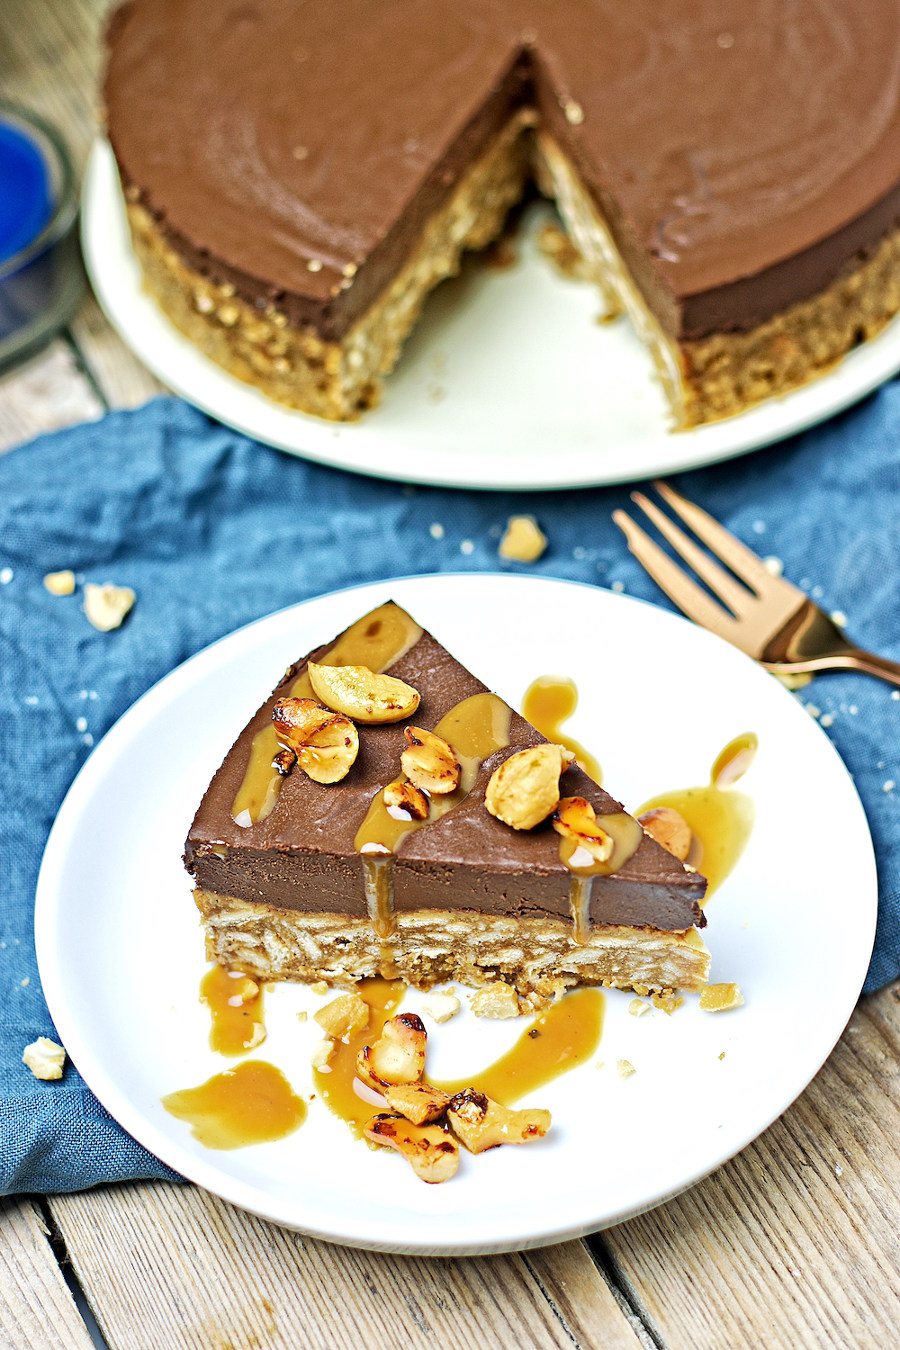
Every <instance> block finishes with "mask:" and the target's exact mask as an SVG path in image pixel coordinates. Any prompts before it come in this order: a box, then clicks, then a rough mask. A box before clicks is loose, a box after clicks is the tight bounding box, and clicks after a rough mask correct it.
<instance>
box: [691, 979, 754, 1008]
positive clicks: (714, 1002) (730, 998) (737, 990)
mask: <svg viewBox="0 0 900 1350" xmlns="http://www.w3.org/2000/svg"><path fill="white" fill-rule="evenodd" d="M743 1003H744V995H743V994H742V993H741V987H740V985H739V984H708V985H707V986H706V988H705V989H701V991H700V1007H701V1008H702V1009H703V1011H704V1012H729V1011H730V1010H731V1009H732V1008H740V1007H742V1006H743Z"/></svg>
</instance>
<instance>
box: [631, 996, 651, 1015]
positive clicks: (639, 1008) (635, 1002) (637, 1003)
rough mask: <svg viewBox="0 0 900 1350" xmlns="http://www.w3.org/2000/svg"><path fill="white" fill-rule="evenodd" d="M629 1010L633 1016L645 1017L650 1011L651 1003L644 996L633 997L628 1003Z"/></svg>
mask: <svg viewBox="0 0 900 1350" xmlns="http://www.w3.org/2000/svg"><path fill="white" fill-rule="evenodd" d="M628 1011H629V1012H630V1013H631V1015H632V1017H643V1016H644V1013H648V1012H649V1011H650V1004H649V1003H645V1002H644V1000H643V999H642V998H633V999H632V1000H631V1002H630V1003H629V1005H628Z"/></svg>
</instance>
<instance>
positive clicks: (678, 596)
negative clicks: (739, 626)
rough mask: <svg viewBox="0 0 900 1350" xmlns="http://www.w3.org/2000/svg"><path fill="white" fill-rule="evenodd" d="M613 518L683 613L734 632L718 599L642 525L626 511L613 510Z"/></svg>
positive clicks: (722, 632) (723, 632) (723, 631)
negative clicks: (685, 570)
mask: <svg viewBox="0 0 900 1350" xmlns="http://www.w3.org/2000/svg"><path fill="white" fill-rule="evenodd" d="M613 520H614V521H615V523H616V524H617V525H618V527H619V529H620V530H621V531H622V533H623V534H624V536H625V539H626V540H627V543H628V551H629V552H630V553H633V554H634V556H635V557H636V558H637V560H638V562H639V563H640V564H641V566H642V567H643V568H644V570H645V571H646V572H649V574H650V576H651V577H652V578H653V580H654V581H655V582H656V584H657V586H659V587H660V589H661V590H663V591H665V593H666V595H667V596H668V597H669V599H670V600H673V601H674V602H675V604H676V605H677V606H678V608H679V609H680V610H681V611H682V613H684V614H686V615H687V616H688V618H689V619H693V620H694V622H695V623H699V624H701V625H702V626H703V627H704V628H710V629H712V631H713V632H714V633H719V634H720V635H721V636H727V635H728V634H729V633H730V631H731V629H732V628H733V627H734V625H735V620H734V619H733V618H732V617H731V615H730V614H729V613H728V611H727V610H725V609H723V608H722V606H721V605H718V604H716V602H715V600H711V599H710V597H709V596H708V595H707V594H706V591H703V590H701V589H700V587H699V586H698V585H697V584H696V582H693V581H691V579H690V577H688V576H686V575H685V574H684V572H682V570H681V568H680V567H679V566H678V564H677V563H674V562H673V561H672V559H671V558H670V557H669V555H668V553H664V552H663V550H662V549H661V548H660V547H659V545H658V544H655V543H654V542H653V540H652V539H651V538H650V536H649V535H648V534H647V533H646V532H645V531H644V530H642V529H641V527H640V525H637V524H635V522H634V521H633V520H632V519H631V517H630V516H629V515H627V514H626V513H625V512H624V511H613Z"/></svg>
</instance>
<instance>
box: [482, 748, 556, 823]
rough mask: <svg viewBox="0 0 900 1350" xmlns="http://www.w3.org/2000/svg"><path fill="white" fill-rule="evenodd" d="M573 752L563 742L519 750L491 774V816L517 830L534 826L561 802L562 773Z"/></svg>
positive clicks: (488, 803)
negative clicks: (560, 778) (561, 743)
mask: <svg viewBox="0 0 900 1350" xmlns="http://www.w3.org/2000/svg"><path fill="white" fill-rule="evenodd" d="M573 758H574V756H573V755H572V753H571V751H569V750H565V749H564V748H563V747H562V746H561V745H552V744H549V743H547V744H544V745H531V746H529V747H528V749H527V750H518V751H517V752H516V753H515V754H514V755H510V757H509V759H505V760H504V761H503V763H502V764H501V765H500V766H499V768H496V769H495V770H494V772H493V773H492V774H491V777H490V782H489V783H488V785H487V791H486V792H485V796H484V804H485V806H486V807H487V809H488V810H489V811H490V813H491V815H492V816H496V817H497V819H498V820H502V821H503V823H504V825H511V826H512V828H513V829H514V830H532V829H534V827H535V825H540V823H541V821H542V820H546V819H547V817H548V816H549V814H550V812H551V811H554V810H555V809H556V806H557V804H558V802H559V776H560V774H561V773H562V771H563V769H566V768H568V766H569V765H570V764H571V763H572V760H573Z"/></svg>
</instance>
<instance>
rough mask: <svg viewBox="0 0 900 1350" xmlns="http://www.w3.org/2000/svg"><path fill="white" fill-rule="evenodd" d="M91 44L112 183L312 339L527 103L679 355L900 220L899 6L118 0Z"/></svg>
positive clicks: (843, 2)
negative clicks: (116, 168)
mask: <svg viewBox="0 0 900 1350" xmlns="http://www.w3.org/2000/svg"><path fill="white" fill-rule="evenodd" d="M109 49H110V55H109V65H108V71H107V78H106V85H105V101H106V108H107V117H108V127H109V134H110V138H111V140H112V143H113V147H114V149H115V152H116V155H117V158H118V161H119V165H120V168H121V170H122V173H123V176H124V179H125V181H126V184H128V185H130V186H131V187H132V188H133V189H134V190H135V191H136V192H137V193H138V194H139V196H140V197H141V199H142V200H143V201H144V204H145V205H146V206H148V208H149V209H150V210H151V211H152V212H153V213H154V214H155V215H156V217H157V218H158V220H159V221H160V223H161V225H162V226H163V228H164V230H165V231H166V233H167V234H168V236H169V238H170V239H171V241H172V243H173V245H174V246H175V247H176V249H178V250H179V251H180V252H181V254H182V255H183V256H184V257H185V258H186V259H187V260H188V261H189V262H190V263H191V264H192V265H193V266H194V267H196V268H199V269H200V270H201V271H204V272H207V273H209V274H210V275H212V276H213V277H214V278H215V279H217V280H228V281H231V282H232V283H233V284H234V285H235V286H236V287H237V289H238V292H239V293H240V294H242V295H243V296H244V298H245V299H248V300H249V301H250V302H256V303H258V304H259V305H260V307H265V305H266V304H268V303H276V304H277V305H278V306H279V307H280V308H281V309H283V310H284V311H285V312H287V313H288V315H289V316H290V317H291V319H292V320H293V321H294V322H297V323H310V324H312V325H314V327H315V328H316V329H317V331H319V332H320V333H321V334H322V336H324V337H331V338H334V337H340V336H342V335H343V333H345V332H346V331H347V329H348V328H349V327H350V326H351V325H352V323H353V321H354V320H355V319H356V318H357V317H358V316H359V315H361V314H362V313H364V312H365V310H366V309H367V308H368V306H369V305H370V304H371V302H372V300H373V299H374V298H375V297H376V296H377V295H378V294H379V293H380V292H381V291H382V290H383V289H384V288H385V286H386V285H387V284H388V282H389V281H390V280H391V278H392V277H393V275H394V274H395V273H396V271H397V270H398V269H399V267H400V266H401V265H402V263H403V262H404V261H405V259H406V257H407V256H408V254H409V251H410V249H411V248H412V246H413V244H414V242H415V240H416V238H417V237H418V234H419V232H420V230H421V227H422V225H423V222H424V221H425V220H426V219H427V218H428V216H429V215H430V214H431V213H433V212H434V211H435V209H437V208H438V207H439V206H440V204H441V203H442V202H443V201H444V200H445V198H446V197H447V195H448V193H449V192H450V190H451V189H452V187H453V185H454V183H455V182H456V181H457V179H458V177H459V175H460V173H461V172H462V171H463V170H464V169H465V168H466V167H467V166H468V165H469V164H470V163H471V162H472V161H473V160H474V159H475V158H476V157H477V156H478V155H479V153H481V151H483V150H484V149H485V148H486V147H487V145H488V144H489V143H490V141H491V138H492V137H493V136H494V134H495V133H496V132H497V131H498V130H499V128H500V127H501V126H502V125H503V124H504V123H505V122H506V121H507V120H508V119H509V117H510V116H511V115H512V113H513V112H514V111H515V109H516V108H519V107H522V106H523V105H524V106H528V107H532V108H534V109H536V111H537V116H538V121H539V125H540V126H542V127H543V128H544V129H546V130H547V131H548V132H549V133H550V134H551V135H552V136H553V137H554V138H555V139H556V140H557V141H558V142H559V143H560V144H561V145H562V146H563V148H564V150H565V152H566V154H567V155H568V157H569V158H570V160H571V161H572V163H573V164H574V166H575V167H576V169H577V171H578V173H579V174H580V176H581V178H582V180H583V181H584V183H585V184H586V186H587V187H588V189H589V191H590V192H591V193H592V194H593V196H594V198H595V200H596V201H597V202H598V203H599V204H600V205H601V206H602V209H603V210H604V212H605V214H606V215H607V218H608V220H609V222H610V225H611V227H612V229H613V231H614V233H615V235H616V238H617V241H618V244H619V247H620V249H621V250H622V252H623V254H624V256H625V258H626V260H627V261H628V262H629V264H630V265H631V267H632V270H633V272H634V274H635V277H636V279H637V281H638V283H639V284H640V286H641V287H642V289H643V291H644V294H645V297H646V299H647V300H648V303H649V304H650V305H651V307H652V308H653V309H654V311H655V312H656V313H657V315H658V317H659V318H660V319H661V320H662V322H663V323H664V325H665V326H666V327H667V328H669V329H670V330H671V331H672V332H673V333H676V334H678V335H680V336H683V337H697V336H702V335H704V334H707V333H709V332H713V331H720V330H729V329H746V328H750V327H753V326H754V325H755V324H757V323H758V322H760V321H761V320H762V319H765V318H767V317H769V316H770V315H771V314H773V313H775V312H777V311H778V310H780V309H783V308H784V307H786V306H787V305H789V304H791V303H793V302H794V301H796V300H800V299H803V298H806V297H808V296H810V295H813V294H815V293H816V292H817V291H818V290H820V289H822V288H823V287H824V286H826V285H827V284H828V283H829V282H830V281H832V280H833V279H834V278H835V277H836V276H837V275H838V274H839V273H840V272H841V271H842V269H843V268H844V267H845V266H847V265H848V263H850V262H851V261H852V260H854V259H855V258H857V257H859V256H861V255H864V254H865V253H866V251H867V250H870V249H871V248H872V247H873V246H874V245H875V244H876V243H877V242H878V241H879V240H880V239H881V238H882V237H883V236H884V235H885V234H886V233H887V232H888V231H889V230H890V229H891V228H892V227H893V226H895V225H897V224H898V220H900V183H898V178H900V63H898V60H897V9H896V4H895V3H894V0H866V2H865V3H861V0H795V3H792V4H790V5H787V6H786V5H784V4H783V3H781V0H756V3H752V4H748V3H747V2H746V0H666V3H664V4H663V3H660V0H629V2H628V3H627V4H625V3H622V0H565V3H548V2H547V0H462V2H461V3H457V4H455V5H444V4H441V3H438V2H437V0H329V3H327V4H322V3H319V0H229V2H227V3H226V0H222V2H221V3H210V0H129V3H127V4H126V5H125V6H123V8H122V9H120V10H119V11H118V12H117V13H116V14H115V15H114V16H113V20H112V23H111V25H110V31H109ZM310 263H311V264H312V268H313V270H310V267H309V264H310Z"/></svg>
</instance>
